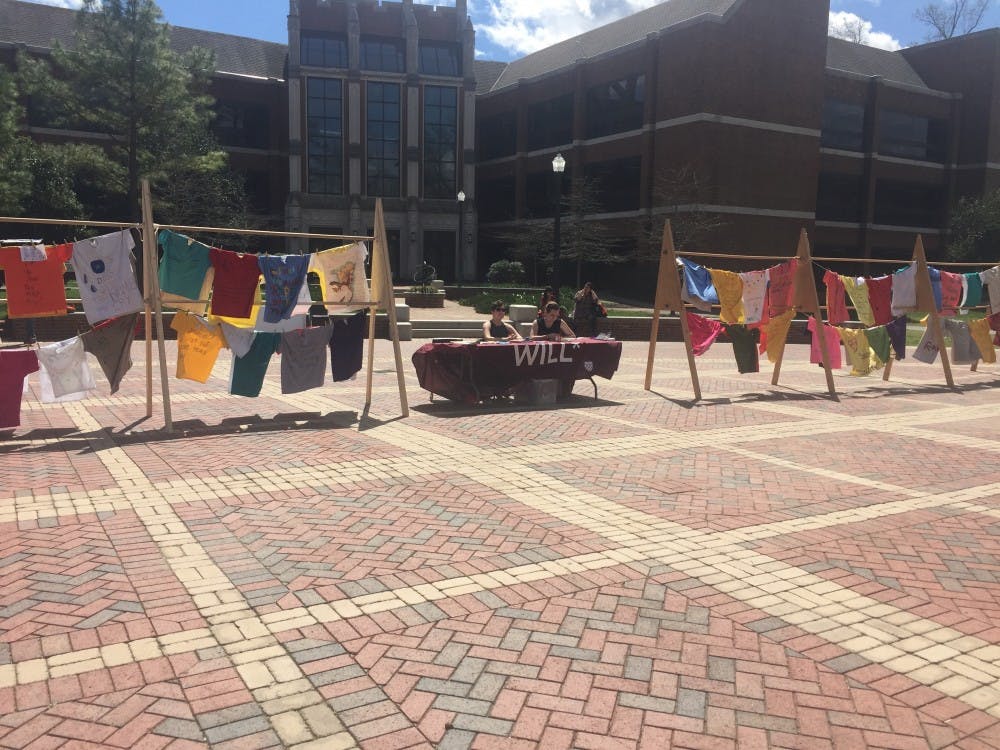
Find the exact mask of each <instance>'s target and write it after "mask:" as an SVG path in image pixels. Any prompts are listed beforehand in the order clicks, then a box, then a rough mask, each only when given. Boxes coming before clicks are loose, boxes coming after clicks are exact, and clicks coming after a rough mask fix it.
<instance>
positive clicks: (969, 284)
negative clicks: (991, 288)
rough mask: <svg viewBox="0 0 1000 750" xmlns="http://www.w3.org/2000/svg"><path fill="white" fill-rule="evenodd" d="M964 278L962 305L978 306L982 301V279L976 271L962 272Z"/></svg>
mask: <svg viewBox="0 0 1000 750" xmlns="http://www.w3.org/2000/svg"><path fill="white" fill-rule="evenodd" d="M962 278H963V279H965V285H964V286H965V296H964V297H962V307H978V306H979V305H980V304H982V301H983V280H982V278H980V276H979V273H978V272H973V273H963V274H962Z"/></svg>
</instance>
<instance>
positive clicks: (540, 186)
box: [524, 169, 571, 219]
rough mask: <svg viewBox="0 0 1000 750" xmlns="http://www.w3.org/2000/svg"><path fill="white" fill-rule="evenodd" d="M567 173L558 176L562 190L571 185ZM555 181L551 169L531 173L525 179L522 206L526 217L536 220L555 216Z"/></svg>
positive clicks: (554, 175)
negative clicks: (525, 211) (560, 179)
mask: <svg viewBox="0 0 1000 750" xmlns="http://www.w3.org/2000/svg"><path fill="white" fill-rule="evenodd" d="M568 171H569V170H567V172H568ZM567 172H564V173H563V174H562V175H560V176H561V177H562V185H563V186H564V188H565V186H566V185H569V184H571V183H570V181H569V179H568V177H567ZM557 179H559V178H558V177H556V174H555V172H553V171H552V170H551V169H549V170H548V171H546V172H531V173H529V174H528V175H527V176H526V177H525V180H524V205H525V208H526V209H527V211H528V216H531V217H534V218H536V219H537V218H545V217H548V216H555V211H556V185H557V183H556V180H557Z"/></svg>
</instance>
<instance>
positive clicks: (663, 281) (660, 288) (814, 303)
mask: <svg viewBox="0 0 1000 750" xmlns="http://www.w3.org/2000/svg"><path fill="white" fill-rule="evenodd" d="M699 255H702V256H704V255H710V254H708V253H699ZM716 257H719V258H726V257H730V258H732V257H741V258H752V257H753V256H726V255H723V254H719V255H717V256H716ZM796 257H797V258H798V266H797V268H796V274H795V277H794V279H793V292H794V295H795V296H794V298H793V300H794V302H793V304H794V306H795V309H796V310H797V311H798V312H805V313H812V314H813V315H814V316H816V317H817V318H818V320H817V324H819V325H822V316H820V306H819V295H818V294H817V292H816V284H815V283H814V282H813V278H812V255H811V251H810V249H809V239H808V237H807V236H806V231H805V230H804V229H803V230H802V232H801V234H800V235H799V246H798V252H797V255H796ZM759 259H760V260H764V258H759ZM785 260H788V259H787V258H785ZM661 310H670V311H672V312H675V313H677V315H678V317H679V318H680V325H681V335H682V337H683V339H684V350H685V352H686V353H687V361H688V369H689V370H690V372H691V385H692V387H693V389H694V400H695V401H700V400H701V385H700V384H699V382H698V368H697V365H696V364H695V356H694V348H693V347H692V344H691V329H690V327H689V326H688V321H687V315H686V310H685V308H684V301H683V300H682V299H681V281H680V275H679V273H678V268H677V250H676V248H675V247H674V237H673V232H672V231H671V227H670V221H669V220H668V221H666V222H665V223H664V225H663V241H662V244H661V247H660V268H659V273H658V275H657V280H656V298H655V301H654V302H653V321H652V327H651V329H650V335H649V353H648V355H647V357H646V381H645V389H646V390H647V391H648V390H651V389H652V382H653V362H654V360H655V357H656V341H657V338H658V337H659V332H660V311H661ZM818 335H819V336H820V353H821V355H822V359H823V369H824V371H825V372H826V385H827V389H828V390H829V392H830V395H831V396H836V395H837V390H836V388H835V386H834V384H833V373H832V371H831V370H830V353H829V351H828V350H827V345H826V337H825V336H824V335H823V331H822V329H821V330H820V331H819V332H818ZM784 354H785V347H784V343H782V346H781V351H780V353H779V355H778V361H777V362H776V363H775V365H774V374H773V376H772V378H771V384H772V385H778V379H779V376H780V374H781V362H782V359H783V358H784Z"/></svg>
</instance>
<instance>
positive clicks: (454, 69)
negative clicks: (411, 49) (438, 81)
mask: <svg viewBox="0 0 1000 750" xmlns="http://www.w3.org/2000/svg"><path fill="white" fill-rule="evenodd" d="M420 72H421V73H423V74H425V75H432V76H460V75H462V51H461V48H460V47H459V46H458V45H457V44H448V43H447V42H421V43H420Z"/></svg>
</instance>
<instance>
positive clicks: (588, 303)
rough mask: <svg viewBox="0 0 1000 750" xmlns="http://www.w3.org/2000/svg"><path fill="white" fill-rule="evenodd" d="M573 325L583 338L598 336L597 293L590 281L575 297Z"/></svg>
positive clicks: (598, 301)
mask: <svg viewBox="0 0 1000 750" xmlns="http://www.w3.org/2000/svg"><path fill="white" fill-rule="evenodd" d="M573 302H574V303H575V304H574V305H573V325H574V326H575V327H576V330H577V331H578V332H579V333H580V335H581V336H596V335H597V305H598V304H599V303H600V300H598V299H597V292H595V291H594V287H593V285H592V284H591V283H590V282H589V281H588V282H587V283H586V284H584V285H583V289H581V290H580V291H578V292H577V293H576V294H574V295H573Z"/></svg>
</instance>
